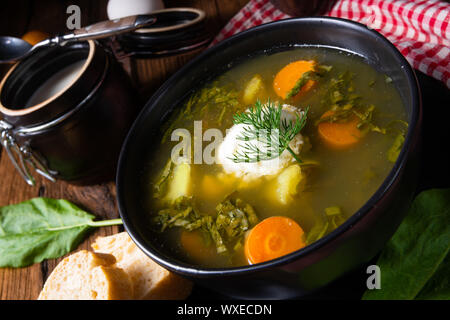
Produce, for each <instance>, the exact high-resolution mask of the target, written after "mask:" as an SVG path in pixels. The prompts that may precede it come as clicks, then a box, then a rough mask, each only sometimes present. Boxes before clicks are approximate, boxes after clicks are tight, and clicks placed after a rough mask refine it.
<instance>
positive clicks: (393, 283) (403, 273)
mask: <svg viewBox="0 0 450 320" xmlns="http://www.w3.org/2000/svg"><path fill="white" fill-rule="evenodd" d="M449 221H450V189H432V190H428V191H424V192H422V193H421V194H419V195H418V196H417V197H416V199H415V200H414V202H413V204H412V207H411V209H410V211H409V212H408V215H407V216H406V218H405V220H404V221H403V222H402V224H401V225H400V227H399V228H398V230H397V231H396V233H395V234H394V236H393V237H392V239H391V240H390V241H389V242H388V244H387V245H386V247H385V248H384V250H383V251H382V253H381V255H380V258H379V260H378V262H377V265H378V266H379V267H380V270H381V289H378V290H367V291H366V292H365V293H364V295H363V299H366V300H372V299H382V300H387V299H395V300H411V299H450V292H449V286H448V282H449V278H448V277H449V274H450V273H449V272H448V271H449V263H448V262H449V258H448V251H449V248H450V224H449Z"/></svg>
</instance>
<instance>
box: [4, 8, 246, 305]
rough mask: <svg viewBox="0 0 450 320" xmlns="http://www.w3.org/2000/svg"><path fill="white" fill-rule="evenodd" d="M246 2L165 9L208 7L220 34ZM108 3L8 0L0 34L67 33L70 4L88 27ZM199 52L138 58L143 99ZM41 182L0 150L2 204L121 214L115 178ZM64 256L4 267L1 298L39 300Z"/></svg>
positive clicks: (136, 73)
mask: <svg viewBox="0 0 450 320" xmlns="http://www.w3.org/2000/svg"><path fill="white" fill-rule="evenodd" d="M246 2H247V0H226V1H221V0H215V1H214V0H187V1H175V0H169V1H165V4H166V7H181V6H182V7H196V8H200V9H202V10H204V11H205V12H206V14H207V18H208V29H209V30H210V31H212V32H213V33H216V32H218V31H219V30H220V28H222V27H223V26H224V25H225V23H226V22H227V21H228V20H229V19H230V18H231V17H232V16H233V15H234V14H235V13H236V12H238V11H239V9H240V8H242V7H243V6H244V5H245V4H246ZM106 3H107V1H106V0H104V1H99V0H97V1H89V0H83V1H61V0H52V1H45V2H40V1H30V0H28V1H27V0H15V1H7V2H6V3H4V4H2V6H3V7H2V10H1V12H0V34H5V35H13V36H19V37H20V36H21V35H23V33H24V32H25V31H27V30H32V29H38V30H42V31H45V32H47V33H49V34H52V33H57V32H64V31H65V30H66V29H65V20H66V18H67V14H66V8H67V6H69V5H70V4H78V5H79V6H80V8H81V13H82V18H81V20H82V25H87V24H90V23H93V22H96V21H100V20H104V19H106V9H105V8H106ZM12 17H14V18H12ZM198 53H199V51H197V52H195V53H190V54H185V55H181V56H176V57H168V58H161V59H152V60H147V61H144V60H140V61H138V62H137V63H138V64H139V68H133V67H132V68H131V72H132V78H133V80H134V81H135V83H136V84H137V85H138V87H139V88H140V91H141V93H142V96H143V98H144V99H146V98H148V97H149V96H150V95H151V93H152V92H154V90H155V89H156V88H157V87H158V86H159V85H161V83H162V82H163V81H164V80H165V79H167V77H168V76H170V75H171V74H172V73H173V72H175V71H176V70H177V69H179V68H180V67H181V66H182V65H183V64H184V63H186V62H187V61H188V60H190V59H191V58H192V57H193V56H194V55H196V54H198ZM131 65H133V64H131ZM150 70H151V72H150ZM36 182H37V183H36V186H34V187H30V186H28V185H27V184H26V183H25V181H23V180H22V178H21V177H20V176H19V174H18V173H17V172H16V170H15V169H14V167H13V165H12V164H11V161H10V160H9V158H8V156H7V155H6V153H5V152H2V150H1V149H0V206H4V205H8V204H15V203H18V202H21V201H25V200H28V199H30V198H33V197H50V198H62V199H67V200H69V201H72V202H73V203H75V204H77V205H79V206H80V207H82V208H84V209H85V210H87V211H89V212H91V213H93V214H95V215H96V216H97V217H98V218H99V219H102V218H116V217H118V215H119V213H118V210H117V204H116V192H115V183H114V182H113V181H111V182H107V183H103V184H100V185H93V186H83V187H82V186H73V185H70V184H68V183H65V182H63V181H58V182H56V183H52V182H49V181H46V180H45V179H40V178H37V181H36ZM120 229H121V227H117V226H114V227H103V228H98V229H97V230H95V231H94V232H92V233H91V234H90V235H89V237H88V238H87V240H86V241H84V242H83V243H82V244H81V245H80V246H79V248H78V249H89V248H90V244H91V243H92V241H93V240H94V239H95V238H96V237H97V236H103V235H110V234H113V233H116V232H118V231H120ZM60 260H61V259H55V260H47V261H44V262H42V263H40V264H35V265H32V266H30V267H27V268H21V269H12V268H4V269H0V299H1V300H5V299H8V300H10V299H14V300H19V299H36V298H37V296H38V295H39V292H40V290H41V289H42V286H43V284H44V282H45V280H46V278H47V277H48V275H49V274H50V273H51V271H52V270H53V268H54V267H55V266H56V264H57V263H58V262H59V261H60Z"/></svg>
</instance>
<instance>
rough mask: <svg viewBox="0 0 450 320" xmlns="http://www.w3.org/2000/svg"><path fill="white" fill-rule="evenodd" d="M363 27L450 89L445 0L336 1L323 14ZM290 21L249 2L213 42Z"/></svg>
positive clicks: (261, 1)
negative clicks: (272, 22) (391, 45)
mask: <svg viewBox="0 0 450 320" xmlns="http://www.w3.org/2000/svg"><path fill="white" fill-rule="evenodd" d="M326 15H328V16H331V17H339V18H345V19H350V20H354V21H357V22H360V23H363V24H366V25H367V26H369V27H370V28H372V29H375V30H377V31H378V32H380V33H381V34H383V35H384V36H385V37H386V38H388V39H389V40H390V41H391V42H392V43H393V44H394V45H395V46H396V47H397V48H398V50H399V51H400V52H401V53H402V54H403V55H404V56H405V57H406V59H407V60H408V61H409V63H410V64H411V65H412V66H413V67H414V68H415V69H418V70H420V71H422V72H423V73H425V74H427V75H429V76H431V77H433V78H436V79H438V80H440V81H442V82H444V83H445V84H446V85H447V87H448V88H450V3H449V2H447V1H444V0H425V1H419V0H338V1H337V2H336V3H335V4H334V6H333V8H332V9H331V10H330V11H329V12H328V13H327V14H326ZM286 18H290V16H289V15H287V14H285V13H283V12H281V11H280V10H278V9H277V8H275V7H274V6H273V5H272V3H271V2H270V1H269V0H250V1H249V3H248V4H247V5H246V6H245V7H244V8H242V9H241V11H239V12H238V13H237V14H236V15H235V16H234V17H233V18H232V19H231V20H230V21H229V22H228V24H227V25H226V26H225V27H224V28H223V29H222V31H221V32H220V33H219V34H218V36H217V37H216V38H215V40H214V42H213V44H214V43H217V42H219V41H221V40H223V39H225V38H228V37H230V36H232V35H233V34H235V33H238V32H241V31H244V30H246V29H248V28H251V27H254V26H257V25H260V24H263V23H268V22H271V21H275V20H281V19H286Z"/></svg>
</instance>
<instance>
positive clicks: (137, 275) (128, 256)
mask: <svg viewBox="0 0 450 320" xmlns="http://www.w3.org/2000/svg"><path fill="white" fill-rule="evenodd" d="M92 248H93V249H94V250H95V251H96V252H100V253H107V254H112V255H113V256H114V257H115V258H116V265H117V266H118V267H119V268H122V269H123V270H124V271H125V272H126V273H128V275H129V276H130V278H131V281H132V283H133V290H134V294H135V295H134V298H135V299H138V300H150V299H155V300H181V299H185V298H187V297H188V296H189V294H190V293H191V290H192V282H191V281H189V280H186V279H184V278H182V277H180V276H178V275H176V274H174V273H172V272H170V271H168V270H166V269H164V268H163V267H161V266H160V265H158V264H157V263H156V262H154V261H153V260H152V259H150V258H149V257H147V256H146V255H145V254H144V253H143V252H142V251H141V250H140V249H139V248H138V247H137V246H136V245H135V244H134V242H133V241H132V240H131V238H130V237H129V236H128V234H127V233H126V232H121V233H117V234H115V235H112V236H107V237H98V238H97V239H96V241H95V242H94V243H93V244H92Z"/></svg>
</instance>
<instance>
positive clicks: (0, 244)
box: [0, 198, 122, 268]
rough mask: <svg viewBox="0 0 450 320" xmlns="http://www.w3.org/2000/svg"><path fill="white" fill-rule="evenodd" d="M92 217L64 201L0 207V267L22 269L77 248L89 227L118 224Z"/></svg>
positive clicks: (40, 200) (117, 221)
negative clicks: (96, 219) (95, 219)
mask: <svg viewBox="0 0 450 320" xmlns="http://www.w3.org/2000/svg"><path fill="white" fill-rule="evenodd" d="M94 218H95V217H94V216H93V215H91V214H89V213H87V212H85V211H83V210H81V209H80V208H78V207H77V206H75V205H74V204H72V203H70V202H69V201H66V200H57V199H49V198H34V199H31V200H28V201H25V202H22V203H19V204H14V205H9V206H5V207H0V267H16V268H17V267H25V266H28V265H31V264H33V263H37V262H41V261H43V260H45V259H51V258H58V257H60V256H62V255H64V254H66V253H68V252H70V251H72V250H73V249H75V248H76V247H77V245H78V244H79V243H80V242H81V241H82V240H83V239H84V236H85V234H86V232H87V231H88V230H89V229H90V228H92V227H100V226H107V225H115V224H121V223H122V221H121V219H113V220H107V221H93V220H94Z"/></svg>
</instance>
